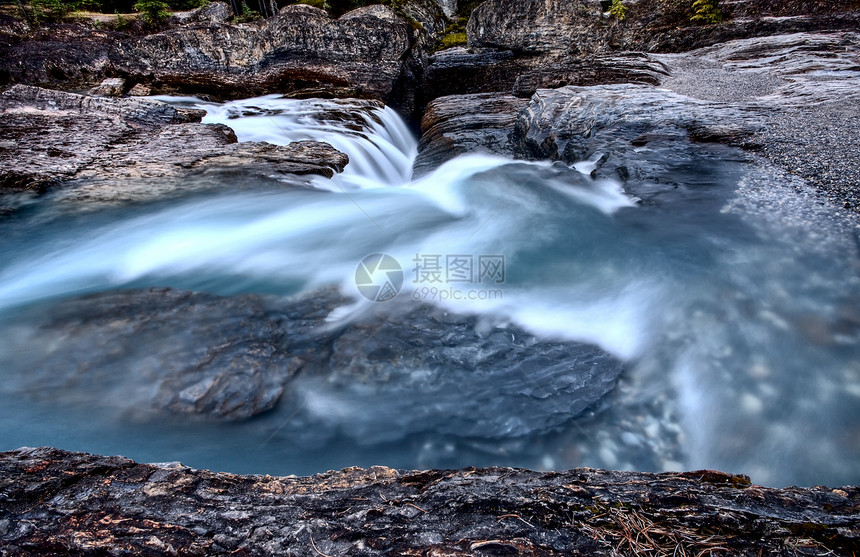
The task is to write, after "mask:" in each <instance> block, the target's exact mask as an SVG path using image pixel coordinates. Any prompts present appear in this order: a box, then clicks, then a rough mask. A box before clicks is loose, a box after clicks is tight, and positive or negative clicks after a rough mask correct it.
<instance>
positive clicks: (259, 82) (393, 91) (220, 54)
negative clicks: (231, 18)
mask: <svg viewBox="0 0 860 557" xmlns="http://www.w3.org/2000/svg"><path fill="white" fill-rule="evenodd" d="M209 9H210V10H211V8H209ZM416 33H418V31H416V30H414V29H413V28H412V27H410V25H409V23H407V22H406V21H405V20H404V19H401V18H399V17H398V16H397V15H396V14H395V13H394V12H393V11H392V10H391V9H389V8H387V7H384V6H381V5H374V6H368V7H365V8H360V9H358V10H354V11H352V12H349V13H348V14H346V15H344V16H343V17H341V18H339V19H332V18H331V17H330V16H329V15H328V14H326V12H324V11H323V10H320V9H317V8H313V7H311V6H307V5H303V4H297V5H290V6H287V7H285V8H283V9H282V10H281V12H280V13H279V14H278V15H277V16H276V17H273V18H270V19H268V20H265V21H261V22H256V23H247V24H231V23H226V22H222V21H212V20H206V19H205V18H204V19H201V18H196V21H192V22H191V23H189V24H186V25H182V26H179V27H176V28H173V29H168V30H166V31H163V32H160V33H155V34H151V35H146V36H143V37H133V36H128V35H124V34H122V33H116V32H108V31H101V30H97V29H90V28H86V27H72V28H70V29H62V30H56V31H54V32H53V33H50V32H49V33H45V34H44V35H35V36H30V35H20V36H19V35H11V36H10V35H6V36H5V37H4V36H3V34H2V33H0V60H2V62H0V77H3V78H4V79H5V81H7V82H11V83H29V84H38V85H52V86H63V87H70V86H71V87H74V86H78V87H89V86H92V85H95V84H96V83H98V82H99V81H101V79H102V78H104V77H114V76H121V77H125V78H126V79H127V81H128V82H129V83H146V84H148V85H150V86H151V88H152V91H153V92H154V93H172V92H190V93H204V94H208V95H210V96H212V97H221V98H247V97H252V96H255V95H258V94H264V93H290V94H292V95H295V96H299V97H312V96H325V97H332V96H334V97H358V98H375V99H380V100H383V101H385V102H386V103H388V104H389V105H392V106H394V107H397V108H400V109H402V110H404V112H405V113H410V112H411V110H412V107H413V101H412V97H413V95H414V89H415V83H416V79H417V78H416V77H415V75H414V69H415V68H414V66H415V63H416V62H415V61H414V60H413V59H412V52H411V48H412V45H413V43H414V41H415V40H416ZM4 38H5V40H4ZM4 43H5V44H4Z"/></svg>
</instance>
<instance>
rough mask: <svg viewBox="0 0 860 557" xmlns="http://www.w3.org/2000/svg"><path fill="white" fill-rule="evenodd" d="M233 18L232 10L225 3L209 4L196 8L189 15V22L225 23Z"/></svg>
mask: <svg viewBox="0 0 860 557" xmlns="http://www.w3.org/2000/svg"><path fill="white" fill-rule="evenodd" d="M231 17H233V9H232V8H231V7H230V5H229V4H227V3H226V2H210V3H208V4H206V5H205V6H202V7H200V8H197V9H196V10H194V13H192V14H191V21H193V22H195V23H208V24H217V23H227V20H228V19H230V18H231Z"/></svg>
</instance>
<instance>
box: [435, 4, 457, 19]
mask: <svg viewBox="0 0 860 557" xmlns="http://www.w3.org/2000/svg"><path fill="white" fill-rule="evenodd" d="M434 1H435V2H436V4H437V5H438V6H439V7H440V8H442V11H443V12H445V15H446V16H447V17H450V18H453V17H454V16H456V15H457V0H434Z"/></svg>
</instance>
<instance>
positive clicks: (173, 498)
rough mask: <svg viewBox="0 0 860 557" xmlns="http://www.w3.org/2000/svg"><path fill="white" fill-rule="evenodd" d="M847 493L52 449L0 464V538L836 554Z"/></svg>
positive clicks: (91, 545)
mask: <svg viewBox="0 0 860 557" xmlns="http://www.w3.org/2000/svg"><path fill="white" fill-rule="evenodd" d="M858 506H860V490H858V489H857V488H856V487H843V488H841V489H829V488H823V487H816V488H786V489H772V488H765V487H760V486H755V485H750V483H749V479H748V478H746V477H745V476H735V475H730V474H725V473H721V472H715V471H708V470H702V471H698V472H689V473H682V474H676V473H666V474H642V473H635V472H609V471H603V470H593V469H588V468H583V469H575V470H570V471H567V472H551V473H539V472H530V471H526V470H517V469H511V468H485V469H474V468H473V469H467V470H462V471H425V472H409V471H397V470H392V469H390V468H382V467H374V468H370V469H360V468H347V469H344V470H342V471H340V472H328V473H325V474H319V475H316V476H311V477H307V478H297V477H295V476H290V477H272V476H236V475H232V474H223V473H222V474H215V473H212V472H208V471H200V470H194V469H191V468H187V467H184V466H182V465H180V464H178V463H170V464H156V465H153V464H138V463H136V462H134V461H132V460H129V459H126V458H122V457H104V456H93V455H88V454H83V453H69V452H64V451H60V450H57V449H47V448H41V449H32V448H22V449H18V450H16V451H11V452H6V453H0V540H2V544H3V546H4V548H5V551H7V552H9V553H14V554H20V555H35V554H42V553H45V552H51V553H56V554H101V553H106V552H123V553H128V554H147V555H155V554H177V553H178V554H183V555H221V554H233V555H236V554H243V555H271V554H274V553H283V554H289V555H347V554H348V555H392V554H397V555H500V554H528V555H618V554H643V553H653V554H672V553H673V552H675V553H677V552H678V551H679V550H680V551H682V552H684V553H686V554H690V553H692V554H695V553H701V552H705V553H708V552H716V551H719V552H721V553H727V554H731V555H758V554H768V555H797V554H803V555H833V554H838V555H851V554H852V553H855V552H856V551H857V550H858V547H860V530H858V526H857V524H858V521H857V508H858Z"/></svg>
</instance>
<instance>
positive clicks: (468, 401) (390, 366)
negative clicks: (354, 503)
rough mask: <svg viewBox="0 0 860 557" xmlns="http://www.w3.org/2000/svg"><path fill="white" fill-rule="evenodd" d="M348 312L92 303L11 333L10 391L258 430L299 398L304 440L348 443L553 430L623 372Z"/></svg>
mask: <svg viewBox="0 0 860 557" xmlns="http://www.w3.org/2000/svg"><path fill="white" fill-rule="evenodd" d="M346 303H347V300H346V299H344V298H343V297H342V296H341V295H340V294H338V293H337V292H336V291H333V290H322V291H316V292H313V293H310V294H305V295H302V296H300V297H298V298H295V299H288V300H280V299H278V298H270V297H261V296H253V295H244V296H231V297H225V298H221V297H218V296H214V295H208V294H201V293H191V292H185V291H176V290H170V289H148V290H130V291H125V290H121V291H113V292H111V291H108V292H104V293H99V294H91V295H88V296H85V297H82V298H73V299H70V300H66V301H63V302H60V303H58V304H56V305H50V304H49V305H47V306H46V307H45V308H44V309H43V311H40V312H37V313H38V317H31V318H27V319H19V320H17V321H16V322H15V323H7V324H6V327H5V330H6V335H5V340H4V341H3V345H4V347H3V348H4V349H3V351H2V353H3V354H4V357H5V358H6V361H5V362H4V368H5V369H8V370H14V369H17V370H18V371H19V372H20V375H19V376H18V378H17V379H15V380H14V381H12V380H11V379H10V383H9V385H11V384H13V383H15V382H18V381H21V382H22V386H21V387H20V388H19V390H20V391H21V392H26V393H30V394H29V395H28V396H33V397H35V398H36V399H41V400H49V401H57V402H65V403H68V402H72V403H83V404H97V405H113V406H120V407H121V408H123V409H125V410H127V411H129V412H131V413H138V412H139V413H141V414H146V413H147V412H159V411H164V410H168V411H174V412H181V413H186V414H198V415H212V416H216V417H221V418H228V419H238V418H246V417H249V416H252V415H255V414H259V413H261V412H264V411H267V410H270V409H272V408H273V407H274V406H275V405H276V404H277V403H278V400H279V399H280V398H281V396H282V394H284V393H285V391H287V394H284V396H286V397H287V400H288V401H287V403H286V405H287V407H288V408H287V409H286V410H285V412H286V413H288V414H292V419H291V421H292V423H291V425H290V429H291V430H292V429H295V430H296V431H301V430H302V429H303V426H302V425H301V424H302V423H304V422H308V423H309V424H310V423H313V424H314V425H313V427H312V428H310V427H308V428H307V429H308V430H309V431H310V430H313V435H314V437H316V438H323V437H325V436H326V435H327V433H326V432H329V433H328V434H330V433H332V432H335V431H340V432H341V433H346V434H347V435H348V436H350V437H353V438H356V439H360V440H361V441H362V442H367V443H372V442H377V441H380V440H383V438H385V439H398V438H401V437H403V436H404V435H407V434H411V433H416V432H422V431H432V432H435V433H441V434H453V435H460V436H466V437H484V438H488V437H490V438H491V437H519V436H523V435H527V434H534V433H539V432H544V431H547V430H549V429H552V428H554V427H556V426H559V425H562V424H564V423H566V422H568V421H569V420H570V419H572V418H574V417H576V416H577V415H579V414H581V413H583V412H584V411H585V410H586V409H588V408H589V407H591V406H592V405H594V404H595V403H597V402H599V401H600V400H601V399H602V398H603V397H604V396H605V395H606V394H607V393H608V392H609V391H611V390H612V388H613V387H614V385H615V381H616V379H617V378H618V376H619V375H620V373H621V369H622V366H621V364H620V362H618V360H616V359H615V358H613V357H611V356H609V355H608V354H606V353H605V352H603V351H601V350H599V349H597V348H595V347H592V346H588V345H583V344H579V343H573V342H564V343H555V342H545V341H540V342H539V341H537V340H536V339H535V338H534V337H533V336H532V335H530V334H528V333H526V332H524V331H522V330H519V329H517V328H515V327H500V326H497V325H494V324H492V323H485V322H482V321H479V320H478V319H477V318H474V317H469V316H464V315H456V314H450V313H447V312H445V311H443V310H441V309H435V308H431V307H429V306H423V305H417V306H416V307H409V306H405V307H399V306H387V307H386V309H384V310H376V311H372V312H371V313H370V314H367V315H359V316H357V317H355V318H353V320H350V321H347V322H344V323H340V324H337V323H334V324H333V323H326V322H325V318H326V316H327V315H329V313H330V312H332V311H334V310H335V309H336V308H338V307H339V306H341V305H344V304H346ZM32 314H33V312H30V315H32ZM16 346H43V347H44V348H45V349H44V350H41V351H39V350H31V351H30V352H29V353H22V352H20V351H19V350H16V348H15V347H16ZM25 368H26V369H29V370H31V373H24V370H25ZM299 371H300V372H301V375H302V381H300V382H298V383H297V386H296V387H295V388H294V387H293V383H291V382H289V380H290V379H291V378H292V377H293V376H294V375H295V374H296V373H297V372H299ZM9 385H7V388H8V387H9ZM419 392H420V393H421V396H422V399H423V400H424V402H425V403H424V404H422V405H421V407H418V406H416V405H415V398H414V397H415V393H419ZM117 393H120V394H119V395H117ZM303 397H316V399H319V397H322V398H325V399H327V400H328V401H329V402H328V403H327V404H328V405H330V406H331V405H334V406H336V407H337V410H336V411H334V410H331V409H329V410H322V411H320V410H319V409H318V408H319V404H315V403H311V402H308V399H306V398H303ZM368 407H372V408H375V412H373V413H369V412H367V408H368Z"/></svg>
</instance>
